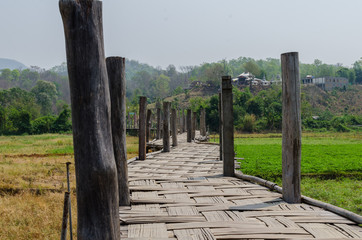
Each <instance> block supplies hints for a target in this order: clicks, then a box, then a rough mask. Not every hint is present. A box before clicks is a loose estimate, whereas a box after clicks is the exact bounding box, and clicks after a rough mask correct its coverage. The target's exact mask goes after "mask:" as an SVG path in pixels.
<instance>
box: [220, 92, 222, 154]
mask: <svg viewBox="0 0 362 240" xmlns="http://www.w3.org/2000/svg"><path fill="white" fill-rule="evenodd" d="M219 148H220V161H221V160H222V109H221V92H219Z"/></svg>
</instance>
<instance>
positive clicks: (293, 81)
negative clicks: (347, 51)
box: [281, 52, 302, 203]
mask: <svg viewBox="0 0 362 240" xmlns="http://www.w3.org/2000/svg"><path fill="white" fill-rule="evenodd" d="M281 64H282V84H283V85H282V86H283V109H282V110H283V120H282V136H283V140H282V168H283V170H282V182H283V198H284V200H285V201H286V202H288V203H300V202H301V193H300V181H301V180H300V179H301V173H300V172H301V170H300V164H301V145H302V139H301V136H302V134H301V133H302V128H301V113H300V77H299V58H298V53H297V52H290V53H284V54H282V55H281Z"/></svg>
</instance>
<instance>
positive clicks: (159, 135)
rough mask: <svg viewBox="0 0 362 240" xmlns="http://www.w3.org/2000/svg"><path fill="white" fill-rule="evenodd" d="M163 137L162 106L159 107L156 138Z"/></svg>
mask: <svg viewBox="0 0 362 240" xmlns="http://www.w3.org/2000/svg"><path fill="white" fill-rule="evenodd" d="M160 138H161V108H157V130H156V139H160Z"/></svg>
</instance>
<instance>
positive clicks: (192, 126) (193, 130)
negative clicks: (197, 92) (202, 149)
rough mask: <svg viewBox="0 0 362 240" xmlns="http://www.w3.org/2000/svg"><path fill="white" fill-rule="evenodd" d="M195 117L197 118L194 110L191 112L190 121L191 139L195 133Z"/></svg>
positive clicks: (193, 138)
mask: <svg viewBox="0 0 362 240" xmlns="http://www.w3.org/2000/svg"><path fill="white" fill-rule="evenodd" d="M196 118H197V115H196V112H192V123H191V129H192V130H191V134H192V135H191V138H192V140H195V135H196V121H197V120H196Z"/></svg>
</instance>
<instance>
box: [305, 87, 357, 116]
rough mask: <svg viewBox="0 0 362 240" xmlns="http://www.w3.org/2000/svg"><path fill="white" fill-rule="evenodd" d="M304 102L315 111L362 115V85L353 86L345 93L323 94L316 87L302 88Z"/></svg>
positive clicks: (339, 91) (336, 91) (332, 92)
mask: <svg viewBox="0 0 362 240" xmlns="http://www.w3.org/2000/svg"><path fill="white" fill-rule="evenodd" d="M302 93H305V96H306V100H307V101H308V102H309V103H310V105H311V106H312V108H313V109H314V110H315V112H314V113H315V114H317V113H318V111H323V112H324V111H326V110H328V111H330V112H331V113H332V114H334V115H342V114H353V115H362V85H353V86H351V87H349V88H348V89H347V90H346V91H341V90H334V91H329V92H325V91H323V90H322V89H320V88H318V87H316V86H305V87H303V88H302Z"/></svg>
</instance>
